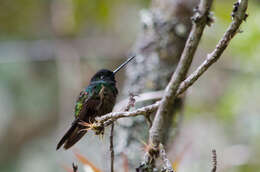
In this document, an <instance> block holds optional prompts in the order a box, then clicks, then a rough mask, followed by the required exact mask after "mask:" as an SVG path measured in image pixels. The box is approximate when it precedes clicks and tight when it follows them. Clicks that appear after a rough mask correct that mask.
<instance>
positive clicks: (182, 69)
mask: <svg viewBox="0 0 260 172" xmlns="http://www.w3.org/2000/svg"><path fill="white" fill-rule="evenodd" d="M211 4H212V0H201V1H200V4H199V8H198V11H196V13H195V15H194V16H193V17H192V19H193V23H194V24H193V27H192V30H191V33H190V35H189V38H188V40H187V42H186V45H185V48H184V50H183V53H182V56H181V59H180V62H179V64H178V66H177V69H176V71H175V72H174V74H173V76H172V78H171V80H170V82H169V84H168V85H167V87H166V90H165V92H164V96H163V98H162V100H161V104H160V106H159V108H158V111H157V113H156V115H155V119H154V122H153V125H152V128H151V129H150V131H149V134H150V137H149V142H150V144H152V145H154V146H155V147H158V146H159V143H160V142H161V141H162V135H163V134H162V131H163V128H164V125H165V117H166V116H167V115H168V114H169V113H172V112H173V109H174V107H173V104H174V101H175V99H176V92H177V90H178V87H179V85H180V83H181V81H182V80H183V79H184V78H185V76H186V75H187V72H188V69H189V68H190V65H191V62H192V59H193V56H194V53H195V51H196V49H197V47H198V44H199V41H200V38H201V36H202V33H203V30H204V28H205V26H206V24H207V23H208V18H209V17H208V15H209V10H210V8H211Z"/></svg>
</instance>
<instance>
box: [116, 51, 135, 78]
mask: <svg viewBox="0 0 260 172" xmlns="http://www.w3.org/2000/svg"><path fill="white" fill-rule="evenodd" d="M135 56H136V55H133V56H132V57H130V58H128V59H127V60H126V61H125V62H124V63H123V64H121V65H120V66H119V67H118V68H116V69H115V70H114V71H113V73H114V75H115V74H116V73H117V72H118V71H119V70H120V69H122V68H123V67H124V66H125V65H127V63H129V62H130V61H131V60H133V58H135Z"/></svg>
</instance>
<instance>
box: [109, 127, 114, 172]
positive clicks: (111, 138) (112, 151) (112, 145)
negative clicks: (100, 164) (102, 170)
mask: <svg viewBox="0 0 260 172" xmlns="http://www.w3.org/2000/svg"><path fill="white" fill-rule="evenodd" d="M113 137H114V122H113V123H112V124H111V130H110V156H111V164H110V167H111V170H110V171H111V172H114V144H113Z"/></svg>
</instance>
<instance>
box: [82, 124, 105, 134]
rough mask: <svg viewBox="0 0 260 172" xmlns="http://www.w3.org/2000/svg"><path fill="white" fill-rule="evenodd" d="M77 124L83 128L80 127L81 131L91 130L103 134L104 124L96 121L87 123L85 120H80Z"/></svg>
mask: <svg viewBox="0 0 260 172" xmlns="http://www.w3.org/2000/svg"><path fill="white" fill-rule="evenodd" d="M78 124H79V125H81V126H82V127H84V128H83V129H81V131H88V130H93V131H94V132H95V134H96V135H101V136H102V135H103V134H104V126H103V124H102V123H98V122H93V123H87V122H84V121H81V122H79V123H78Z"/></svg>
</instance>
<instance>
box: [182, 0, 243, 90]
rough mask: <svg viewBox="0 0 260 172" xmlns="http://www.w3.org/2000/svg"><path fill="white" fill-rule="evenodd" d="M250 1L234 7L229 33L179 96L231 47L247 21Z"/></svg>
mask: <svg viewBox="0 0 260 172" xmlns="http://www.w3.org/2000/svg"><path fill="white" fill-rule="evenodd" d="M247 4H248V0H241V2H240V3H239V2H237V3H235V5H234V10H233V13H232V16H233V21H232V23H231V24H230V26H229V27H228V29H227V31H226V32H225V33H224V35H223V37H222V38H221V40H220V41H219V42H218V44H217V46H216V48H215V49H214V50H213V52H211V53H210V54H208V56H207V58H206V60H205V61H204V62H203V63H202V64H201V65H200V66H199V67H198V68H197V69H196V70H195V71H194V72H193V73H192V74H191V75H190V76H189V77H188V78H186V79H185V80H184V81H183V82H182V83H181V85H180V87H179V88H178V91H177V95H179V94H181V93H183V92H184V91H185V90H186V89H187V88H189V87H190V86H191V85H192V84H193V83H194V82H195V81H196V80H197V79H198V78H199V77H200V76H201V75H202V74H203V73H204V72H205V71H206V70H207V69H208V68H209V67H210V66H211V65H212V64H213V63H215V62H216V61H217V60H218V59H219V58H220V56H221V55H222V53H223V52H224V50H225V49H226V47H227V46H228V45H229V42H230V40H231V39H232V38H233V37H234V36H235V35H236V33H237V32H238V30H239V26H240V25H241V23H242V22H243V20H245V19H246V17H247V14H246V9H247Z"/></svg>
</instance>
